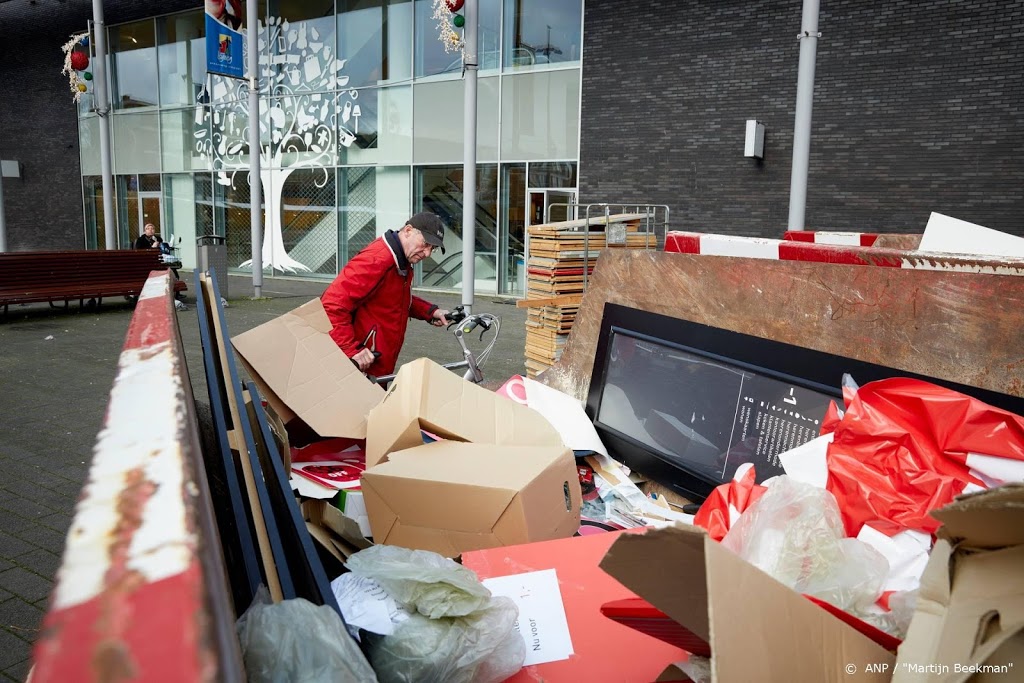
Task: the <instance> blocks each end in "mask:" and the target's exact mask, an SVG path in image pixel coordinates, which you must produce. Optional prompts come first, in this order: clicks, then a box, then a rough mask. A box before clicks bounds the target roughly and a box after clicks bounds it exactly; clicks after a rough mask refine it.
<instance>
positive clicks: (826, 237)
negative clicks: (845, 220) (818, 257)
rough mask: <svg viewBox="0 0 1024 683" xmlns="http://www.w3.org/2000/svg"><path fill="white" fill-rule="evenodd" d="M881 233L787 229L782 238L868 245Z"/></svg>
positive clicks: (853, 245)
mask: <svg viewBox="0 0 1024 683" xmlns="http://www.w3.org/2000/svg"><path fill="white" fill-rule="evenodd" d="M880 234H881V233H877V232H836V231H831V230H787V231H786V232H785V234H784V235H783V236H782V239H784V240H788V241H793V242H812V243H814V244H836V245H842V246H847V247H870V246H873V245H874V244H875V240H877V239H878V237H879V235H880Z"/></svg>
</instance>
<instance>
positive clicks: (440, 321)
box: [430, 308, 451, 327]
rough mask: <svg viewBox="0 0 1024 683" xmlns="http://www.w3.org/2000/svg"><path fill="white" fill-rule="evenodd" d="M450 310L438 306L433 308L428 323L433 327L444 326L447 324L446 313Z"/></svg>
mask: <svg viewBox="0 0 1024 683" xmlns="http://www.w3.org/2000/svg"><path fill="white" fill-rule="evenodd" d="M449 313H451V311H449V310H446V309H444V308H438V309H435V310H434V315H433V316H432V317H431V319H430V324H431V325H433V326H434V327H444V326H445V325H447V324H448V314H449Z"/></svg>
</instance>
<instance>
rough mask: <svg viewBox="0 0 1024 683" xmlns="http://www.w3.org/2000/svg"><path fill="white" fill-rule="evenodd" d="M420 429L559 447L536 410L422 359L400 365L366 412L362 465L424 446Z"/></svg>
mask: <svg viewBox="0 0 1024 683" xmlns="http://www.w3.org/2000/svg"><path fill="white" fill-rule="evenodd" d="M420 429H424V430H426V431H428V432H431V433H433V434H436V435H438V436H440V437H442V438H444V439H451V440H455V441H473V442H477V443H489V444H497V445H499V446H558V447H563V444H562V439H561V437H560V436H559V435H558V432H557V431H556V430H555V428H554V427H552V426H551V423H549V422H548V421H547V420H546V419H545V418H544V416H542V415H541V414H540V413H538V412H537V411H535V410H532V409H530V408H527V407H526V406H524V405H520V404H518V403H515V402H513V401H510V400H509V399H507V398H505V397H503V396H499V395H497V394H495V393H494V392H492V391H488V390H486V389H484V388H483V387H479V386H477V385H475V384H472V383H471V382H467V381H465V380H463V379H462V378H461V377H459V376H458V375H456V374H454V373H453V372H451V371H449V370H446V369H444V368H443V367H441V366H440V365H438V364H437V363H434V362H433V361H431V360H428V359H426V358H420V359H419V360H415V361H412V362H411V363H406V364H405V365H403V366H402V367H401V369H400V370H399V371H398V375H397V376H396V377H395V381H394V382H393V383H392V384H391V388H390V389H389V390H388V393H387V395H386V396H385V397H384V400H383V401H381V402H380V403H379V404H378V405H377V406H376V407H374V408H373V410H371V411H370V417H369V424H368V429H367V437H366V466H367V467H373V466H374V465H376V464H378V463H381V462H384V461H385V460H387V458H388V454H389V453H391V452H392V451H399V450H403V449H406V448H412V447H413V446H417V445H420V444H422V443H423V439H422V437H421V436H420Z"/></svg>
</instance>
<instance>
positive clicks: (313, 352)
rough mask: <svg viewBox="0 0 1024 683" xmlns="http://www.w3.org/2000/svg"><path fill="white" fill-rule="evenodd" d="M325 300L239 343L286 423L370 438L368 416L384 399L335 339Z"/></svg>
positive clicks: (239, 338) (247, 365)
mask: <svg viewBox="0 0 1024 683" xmlns="http://www.w3.org/2000/svg"><path fill="white" fill-rule="evenodd" d="M330 330H331V323H330V321H329V320H328V319H327V313H326V312H324V307H323V304H322V303H321V302H320V299H313V300H312V301H310V302H308V303H305V304H303V305H302V306H300V307H298V308H296V309H295V310H293V311H289V312H288V313H285V314H284V315H282V316H280V317H277V318H274V319H273V320H271V321H269V322H266V323H264V324H262V325H260V326H259V327H256V328H253V329H251V330H249V331H248V332H244V333H242V334H240V335H238V336H236V337H234V338H232V340H231V343H232V344H233V345H234V347H235V351H236V352H237V353H238V355H239V356H240V357H241V359H242V363H243V365H245V369H246V370H247V371H248V372H249V374H250V375H251V376H252V378H253V381H254V382H256V385H257V386H258V387H259V389H260V392H261V393H262V394H263V395H264V397H265V398H266V399H267V402H268V403H269V404H270V405H271V406H272V407H273V408H274V410H275V411H276V412H277V414H278V415H280V416H281V419H282V420H283V421H284V422H286V423H287V422H290V421H291V419H292V418H293V417H295V416H298V417H299V418H301V419H302V420H303V421H304V422H306V424H308V425H309V426H310V427H311V428H312V429H313V430H314V431H316V433H317V434H319V435H320V436H322V437H350V438H355V439H362V438H365V436H366V416H367V414H368V413H369V412H370V409H371V408H373V407H374V406H375V405H377V404H378V403H379V402H380V400H381V398H383V396H384V392H383V390H382V389H381V388H380V387H379V386H377V385H376V384H375V383H373V382H371V381H370V380H368V379H367V378H366V377H365V376H364V375H363V374H362V373H361V372H359V369H358V368H357V367H356V366H355V365H354V364H353V363H352V362H351V361H350V360H349V359H348V358H347V357H346V356H345V354H344V353H342V352H341V349H339V348H338V346H337V345H336V344H335V343H334V341H333V340H332V339H331V337H330Z"/></svg>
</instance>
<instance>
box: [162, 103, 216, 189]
mask: <svg viewBox="0 0 1024 683" xmlns="http://www.w3.org/2000/svg"><path fill="white" fill-rule="evenodd" d="M197 114H198V119H199V122H198V126H197V123H196V119H197ZM206 126H207V124H206V123H204V122H203V110H202V109H201V108H199V109H176V110H173V111H164V112H161V113H160V153H161V156H162V157H163V171H164V172H165V173H168V172H170V173H177V172H179V171H189V170H197V171H198V170H209V168H210V157H209V154H207V153H205V152H204V151H200V150H205V149H206V147H205V146H203V145H202V140H205V138H206V137H207V135H206V130H207V129H206ZM197 131H198V132H199V133H200V138H196V136H195V134H196V132H197Z"/></svg>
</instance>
